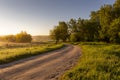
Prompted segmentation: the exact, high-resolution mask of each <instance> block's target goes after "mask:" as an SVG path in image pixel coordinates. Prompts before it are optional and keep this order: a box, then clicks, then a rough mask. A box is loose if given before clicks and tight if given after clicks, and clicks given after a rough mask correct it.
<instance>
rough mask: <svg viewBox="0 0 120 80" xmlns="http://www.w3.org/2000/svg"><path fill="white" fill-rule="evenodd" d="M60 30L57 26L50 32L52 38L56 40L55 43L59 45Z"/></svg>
mask: <svg viewBox="0 0 120 80" xmlns="http://www.w3.org/2000/svg"><path fill="white" fill-rule="evenodd" d="M60 36H61V35H60V29H59V27H58V26H55V27H54V29H53V30H50V37H51V38H52V39H53V40H55V43H56V44H57V43H58V42H59V40H60Z"/></svg>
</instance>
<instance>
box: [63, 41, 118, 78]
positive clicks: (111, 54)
mask: <svg viewBox="0 0 120 80" xmlns="http://www.w3.org/2000/svg"><path fill="white" fill-rule="evenodd" d="M79 45H80V47H81V48H82V55H81V57H80V59H79V61H78V64H77V65H76V66H75V67H73V68H72V69H71V70H69V71H67V72H65V74H64V75H63V76H62V77H61V80H120V45H115V44H106V43H105V44H104V43H92V42H91V43H90V44H89V43H87V44H86V43H81V44H79Z"/></svg>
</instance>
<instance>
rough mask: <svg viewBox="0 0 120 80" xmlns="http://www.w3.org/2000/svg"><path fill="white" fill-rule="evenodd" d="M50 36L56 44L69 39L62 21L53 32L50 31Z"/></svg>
mask: <svg viewBox="0 0 120 80" xmlns="http://www.w3.org/2000/svg"><path fill="white" fill-rule="evenodd" d="M50 36H51V38H52V39H53V40H55V42H56V43H58V42H59V41H60V40H62V41H63V42H65V41H66V40H67V39H68V37H69V31H68V26H67V24H66V23H65V22H64V21H62V22H59V24H58V26H55V27H54V29H53V30H50Z"/></svg>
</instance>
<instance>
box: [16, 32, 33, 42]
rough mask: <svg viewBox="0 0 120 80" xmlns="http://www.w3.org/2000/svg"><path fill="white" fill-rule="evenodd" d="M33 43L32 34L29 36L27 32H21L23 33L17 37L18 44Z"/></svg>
mask: <svg viewBox="0 0 120 80" xmlns="http://www.w3.org/2000/svg"><path fill="white" fill-rule="evenodd" d="M31 41H32V37H31V35H30V34H27V32H24V31H21V33H18V34H17V35H16V42H23V43H26V42H31Z"/></svg>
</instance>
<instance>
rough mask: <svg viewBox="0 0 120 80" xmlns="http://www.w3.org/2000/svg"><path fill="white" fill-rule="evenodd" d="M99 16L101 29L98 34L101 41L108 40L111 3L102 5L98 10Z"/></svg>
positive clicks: (111, 17) (111, 15) (111, 10)
mask: <svg viewBox="0 0 120 80" xmlns="http://www.w3.org/2000/svg"><path fill="white" fill-rule="evenodd" d="M99 18H100V25H101V31H100V36H101V39H102V40H103V41H106V42H109V35H108V31H109V28H110V23H111V22H112V21H113V18H114V17H113V7H112V6H111V5H104V6H102V7H101V8H100V10H99Z"/></svg>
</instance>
